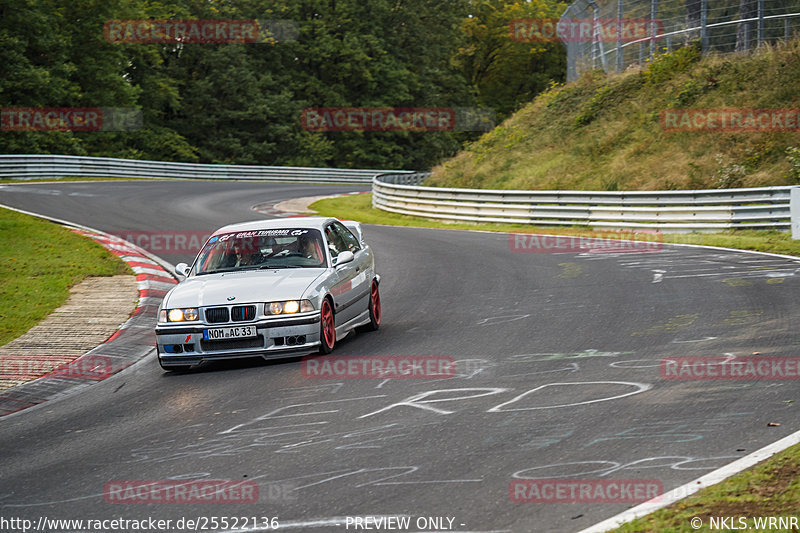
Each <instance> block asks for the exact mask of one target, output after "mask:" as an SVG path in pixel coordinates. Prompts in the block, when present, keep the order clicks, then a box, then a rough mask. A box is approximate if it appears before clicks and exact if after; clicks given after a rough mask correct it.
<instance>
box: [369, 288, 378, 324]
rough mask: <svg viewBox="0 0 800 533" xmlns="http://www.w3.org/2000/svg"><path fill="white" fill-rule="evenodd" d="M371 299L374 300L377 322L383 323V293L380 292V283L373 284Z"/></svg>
mask: <svg viewBox="0 0 800 533" xmlns="http://www.w3.org/2000/svg"><path fill="white" fill-rule="evenodd" d="M369 296H370V300H371V302H372V316H373V317H374V318H375V323H376V324H380V323H381V295H380V293H378V284H377V283H373V284H372V290H371V291H370V295H369Z"/></svg>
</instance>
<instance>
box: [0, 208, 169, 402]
mask: <svg viewBox="0 0 800 533" xmlns="http://www.w3.org/2000/svg"><path fill="white" fill-rule="evenodd" d="M23 212H24V211H23ZM26 214H30V215H34V216H39V217H41V215H37V214H36V213H26ZM41 218H47V217H41ZM50 220H53V219H50ZM55 222H59V223H62V224H66V225H70V226H73V227H72V231H74V232H75V233H78V234H80V235H83V236H85V237H88V238H90V239H93V240H95V241H97V242H98V243H100V244H101V245H102V246H103V247H105V248H106V249H107V250H109V251H110V252H111V253H113V254H115V255H116V256H118V257H119V258H120V259H122V260H123V261H125V262H126V263H127V264H128V266H130V268H131V270H133V272H134V274H135V275H136V281H137V286H138V289H139V301H138V303H137V306H136V309H135V310H134V311H133V313H132V314H131V316H130V318H128V320H127V321H126V322H125V323H124V324H122V325H121V326H120V328H119V329H118V330H117V331H116V332H115V333H114V334H113V335H111V336H110V337H109V338H108V339H107V340H106V341H105V342H104V343H103V344H101V345H99V346H97V347H95V348H93V349H91V350H89V351H88V352H86V353H85V354H83V355H81V356H80V357H78V358H76V359H73V360H71V361H70V362H68V363H67V364H64V365H62V366H60V367H58V368H56V369H55V370H53V371H52V372H50V373H48V374H45V375H43V376H41V377H39V378H37V379H34V380H32V381H27V382H25V383H22V384H20V385H16V386H14V387H11V388H10V389H6V390H4V391H2V392H0V417H1V416H5V415H9V414H11V413H15V412H18V411H21V410H23V409H27V408H28V407H32V406H34V405H38V404H40V403H43V402H46V401H48V400H51V399H55V398H59V397H62V396H65V395H67V394H71V393H73V392H76V391H78V390H80V389H83V388H85V387H87V386H89V385H91V384H93V383H96V382H98V381H102V380H104V379H106V378H108V377H110V376H112V375H114V374H116V373H117V372H119V371H120V370H122V369H124V368H127V367H129V366H130V365H132V364H133V363H135V362H136V361H138V360H140V359H141V358H143V357H145V356H147V355H148V354H150V353H152V352H153V349H154V346H155V333H154V328H155V325H156V320H157V314H158V307H159V305H160V304H161V300H163V299H164V296H165V295H166V294H167V292H168V291H169V290H170V289H171V288H172V287H174V286H175V284H176V283H177V280H176V278H175V277H174V276H173V275H172V274H171V273H170V265H169V264H167V263H165V262H163V261H162V260H160V259H159V258H158V257H156V256H154V255H152V254H150V253H149V252H147V251H146V250H144V249H142V248H140V247H138V246H136V245H134V244H132V243H130V242H128V241H125V240H123V239H121V238H119V237H116V236H114V235H110V234H108V233H104V232H102V231H99V230H95V229H92V228H86V227H82V226H81V227H75V226H74V225H72V224H69V223H65V222H64V221H60V220H55Z"/></svg>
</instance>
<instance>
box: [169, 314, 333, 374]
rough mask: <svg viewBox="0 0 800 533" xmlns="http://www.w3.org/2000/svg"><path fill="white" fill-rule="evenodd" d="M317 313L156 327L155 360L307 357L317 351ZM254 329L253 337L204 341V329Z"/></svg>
mask: <svg viewBox="0 0 800 533" xmlns="http://www.w3.org/2000/svg"><path fill="white" fill-rule="evenodd" d="M319 323H320V313H319V312H315V313H310V314H304V315H303V316H298V317H276V318H272V319H267V320H258V321H254V322H235V323H225V324H192V325H185V324H159V325H158V326H156V345H157V350H158V357H159V359H160V360H161V364H162V365H163V366H171V365H175V366H185V365H198V364H200V363H203V362H205V361H214V360H221V359H235V358H242V357H263V358H264V359H275V358H280V357H291V356H298V355H307V354H311V353H314V352H316V351H317V350H318V349H319V345H320V340H319V333H320V325H319ZM235 326H254V327H255V328H256V334H257V336H256V337H250V338H244V339H225V340H204V339H203V330H206V329H214V328H225V327H235Z"/></svg>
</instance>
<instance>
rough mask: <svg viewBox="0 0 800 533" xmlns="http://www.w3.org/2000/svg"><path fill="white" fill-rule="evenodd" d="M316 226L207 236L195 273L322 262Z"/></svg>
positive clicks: (286, 266) (318, 263) (323, 264)
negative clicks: (313, 227)
mask: <svg viewBox="0 0 800 533" xmlns="http://www.w3.org/2000/svg"><path fill="white" fill-rule="evenodd" d="M324 249H325V248H324V247H323V244H322V235H321V234H320V232H319V231H318V230H315V229H308V228H288V229H275V230H255V231H243V232H236V233H224V234H222V235H215V236H213V237H211V238H210V239H209V240H208V242H207V243H206V245H205V246H204V247H203V249H202V250H201V251H200V254H199V255H198V257H197V261H196V262H195V272H196V273H197V274H214V273H216V272H234V271H238V270H257V269H265V270H266V269H270V268H320V267H324V266H325V264H326V258H325V255H324V253H323V250H324Z"/></svg>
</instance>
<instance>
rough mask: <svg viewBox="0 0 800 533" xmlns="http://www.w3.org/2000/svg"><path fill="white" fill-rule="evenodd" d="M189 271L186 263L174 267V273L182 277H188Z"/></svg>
mask: <svg viewBox="0 0 800 533" xmlns="http://www.w3.org/2000/svg"><path fill="white" fill-rule="evenodd" d="M190 270H191V268H190V267H189V265H187V264H186V263H178V264H177V265H175V272H176V273H177V274H180V275H181V276H183V277H186V276H188V275H189V271H190Z"/></svg>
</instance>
